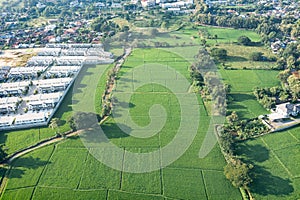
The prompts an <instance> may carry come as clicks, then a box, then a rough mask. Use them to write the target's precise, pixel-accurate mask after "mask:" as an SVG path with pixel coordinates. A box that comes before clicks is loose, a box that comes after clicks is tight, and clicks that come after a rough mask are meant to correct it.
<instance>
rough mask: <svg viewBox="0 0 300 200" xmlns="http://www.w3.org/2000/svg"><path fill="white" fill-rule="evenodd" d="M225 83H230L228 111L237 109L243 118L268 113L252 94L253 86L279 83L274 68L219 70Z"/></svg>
mask: <svg viewBox="0 0 300 200" xmlns="http://www.w3.org/2000/svg"><path fill="white" fill-rule="evenodd" d="M220 73H221V75H222V78H223V79H224V82H225V83H228V84H230V85H231V87H232V88H231V93H230V98H231V100H232V101H230V102H229V104H228V110H229V111H233V110H235V111H237V114H238V115H239V116H240V117H241V118H243V119H249V118H255V117H258V116H259V115H262V114H267V113H269V112H268V111H267V110H266V109H265V108H263V107H262V106H261V105H260V104H259V103H258V102H257V100H256V98H255V96H254V95H253V89H254V88H255V87H273V86H277V85H279V84H280V83H279V80H278V79H277V78H276V76H277V74H278V71H275V70H223V69H222V70H220Z"/></svg>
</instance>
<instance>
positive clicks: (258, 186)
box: [238, 127, 300, 199]
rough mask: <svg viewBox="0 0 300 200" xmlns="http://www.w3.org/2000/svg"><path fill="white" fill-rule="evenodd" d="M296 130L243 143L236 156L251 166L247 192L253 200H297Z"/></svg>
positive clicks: (297, 158) (299, 185) (299, 157)
mask: <svg viewBox="0 0 300 200" xmlns="http://www.w3.org/2000/svg"><path fill="white" fill-rule="evenodd" d="M298 133H299V127H296V128H293V129H291V130H287V131H282V132H278V133H272V134H269V135H266V136H263V137H261V138H258V139H255V140H250V141H247V142H243V143H241V144H239V146H238V152H239V155H240V156H241V157H242V158H243V159H244V160H245V161H246V162H247V163H252V164H253V165H254V169H253V171H254V173H255V175H253V183H252V184H251V185H250V191H251V192H252V193H253V195H254V197H255V198H256V199H299V197H300V192H299V191H300V190H299V189H300V182H299V173H300V171H299V167H298V163H299V162H300V156H299V153H298V152H299V139H298V138H297V137H296V136H297V135H299V134H298Z"/></svg>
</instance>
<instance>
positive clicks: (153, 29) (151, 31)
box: [149, 28, 158, 37]
mask: <svg viewBox="0 0 300 200" xmlns="http://www.w3.org/2000/svg"><path fill="white" fill-rule="evenodd" d="M157 33H158V30H157V28H151V29H150V30H149V34H150V36H152V37H153V36H156V35H157Z"/></svg>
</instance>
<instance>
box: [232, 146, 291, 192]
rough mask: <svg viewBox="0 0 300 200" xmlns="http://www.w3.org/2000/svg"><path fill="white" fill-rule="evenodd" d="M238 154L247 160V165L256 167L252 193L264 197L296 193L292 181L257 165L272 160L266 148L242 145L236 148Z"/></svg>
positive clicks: (251, 187)
mask: <svg viewBox="0 0 300 200" xmlns="http://www.w3.org/2000/svg"><path fill="white" fill-rule="evenodd" d="M236 152H237V155H238V156H242V157H244V158H245V159H243V160H244V161H245V162H246V163H251V164H252V165H253V166H254V168H253V170H252V171H251V174H250V176H251V178H252V179H253V182H252V183H251V184H250V190H251V192H253V193H256V194H259V195H262V196H268V195H275V196H283V195H289V194H291V193H292V192H293V191H294V188H293V186H292V181H291V180H289V179H286V178H282V177H279V176H276V175H274V174H272V173H271V172H269V171H268V169H266V168H265V167H263V166H259V165H258V164H257V163H262V162H265V161H267V160H269V159H270V151H269V150H268V149H267V148H266V147H265V146H263V145H261V144H256V145H249V144H245V143H240V144H239V145H238V146H237V147H236Z"/></svg>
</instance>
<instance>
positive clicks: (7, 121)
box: [0, 116, 14, 127]
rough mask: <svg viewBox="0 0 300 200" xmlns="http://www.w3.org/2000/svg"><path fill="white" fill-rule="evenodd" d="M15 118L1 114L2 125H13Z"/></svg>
mask: <svg viewBox="0 0 300 200" xmlns="http://www.w3.org/2000/svg"><path fill="white" fill-rule="evenodd" d="M13 121H14V118H13V117H11V116H0V127H6V126H10V125H12V123H13Z"/></svg>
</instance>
